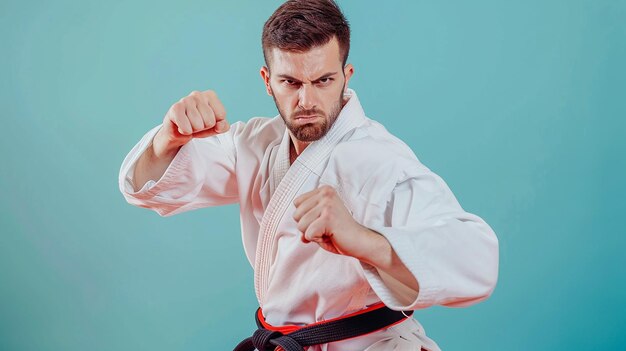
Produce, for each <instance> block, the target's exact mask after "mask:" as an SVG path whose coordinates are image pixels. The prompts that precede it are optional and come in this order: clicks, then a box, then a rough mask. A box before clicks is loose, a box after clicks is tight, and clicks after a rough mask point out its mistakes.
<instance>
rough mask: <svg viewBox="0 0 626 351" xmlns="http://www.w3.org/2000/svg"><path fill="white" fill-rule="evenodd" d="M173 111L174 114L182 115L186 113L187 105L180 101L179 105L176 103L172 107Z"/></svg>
mask: <svg viewBox="0 0 626 351" xmlns="http://www.w3.org/2000/svg"><path fill="white" fill-rule="evenodd" d="M171 110H172V111H173V112H174V113H177V114H180V113H182V112H185V104H184V103H183V102H182V100H181V101H178V102H177V103H175V104H174V105H172V108H171Z"/></svg>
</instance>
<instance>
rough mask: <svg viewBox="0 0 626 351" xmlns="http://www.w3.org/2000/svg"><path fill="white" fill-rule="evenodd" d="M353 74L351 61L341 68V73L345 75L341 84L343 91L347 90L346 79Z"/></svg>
mask: <svg viewBox="0 0 626 351" xmlns="http://www.w3.org/2000/svg"><path fill="white" fill-rule="evenodd" d="M353 74H354V66H352V64H351V63H348V64H347V65H346V66H345V67H344V68H343V75H344V76H345V77H346V82H345V83H344V85H343V93H344V94H345V93H346V90H348V81H350V78H351V77H352V75H353Z"/></svg>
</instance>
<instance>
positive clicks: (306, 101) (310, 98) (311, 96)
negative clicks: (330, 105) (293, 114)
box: [298, 84, 317, 110]
mask: <svg viewBox="0 0 626 351" xmlns="http://www.w3.org/2000/svg"><path fill="white" fill-rule="evenodd" d="M298 100H299V101H298V106H300V108H302V109H303V110H310V109H312V108H313V107H315V106H316V104H317V93H316V91H315V87H313V85H312V84H302V86H301V87H300V92H299V97H298Z"/></svg>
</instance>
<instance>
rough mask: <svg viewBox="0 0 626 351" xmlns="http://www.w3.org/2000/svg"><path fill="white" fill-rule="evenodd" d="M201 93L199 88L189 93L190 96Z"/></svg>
mask: <svg viewBox="0 0 626 351" xmlns="http://www.w3.org/2000/svg"><path fill="white" fill-rule="evenodd" d="M198 95H200V92H199V91H197V90H193V91H192V92H191V93H189V96H198Z"/></svg>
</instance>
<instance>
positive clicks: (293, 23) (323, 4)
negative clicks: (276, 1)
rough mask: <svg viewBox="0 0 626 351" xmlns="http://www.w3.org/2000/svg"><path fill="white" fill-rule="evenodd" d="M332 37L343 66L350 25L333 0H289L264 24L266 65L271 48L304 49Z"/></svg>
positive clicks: (347, 48)
mask: <svg viewBox="0 0 626 351" xmlns="http://www.w3.org/2000/svg"><path fill="white" fill-rule="evenodd" d="M333 37H336V38H337V42H338V43H339V55H340V59H341V61H342V63H343V66H345V65H346V61H347V60H348V53H349V51H350V25H349V24H348V21H347V20H346V18H345V17H344V15H343V13H342V12H341V9H340V8H339V5H337V3H335V1H333V0H289V1H286V2H285V3H284V4H282V5H281V6H280V7H279V8H278V9H276V11H274V13H273V14H272V16H270V18H269V19H268V20H267V21H266V22H265V25H264V26H263V34H262V38H261V41H262V46H263V57H264V58H265V64H266V65H268V67H269V58H270V50H271V49H273V48H278V49H281V50H287V51H294V52H305V51H308V50H310V49H312V48H314V47H317V46H322V45H325V44H327V43H328V42H329V41H330V40H331V39H332V38H333Z"/></svg>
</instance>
